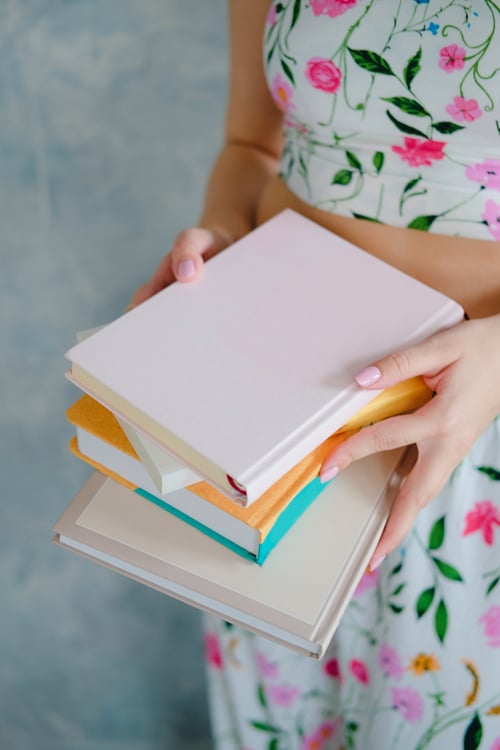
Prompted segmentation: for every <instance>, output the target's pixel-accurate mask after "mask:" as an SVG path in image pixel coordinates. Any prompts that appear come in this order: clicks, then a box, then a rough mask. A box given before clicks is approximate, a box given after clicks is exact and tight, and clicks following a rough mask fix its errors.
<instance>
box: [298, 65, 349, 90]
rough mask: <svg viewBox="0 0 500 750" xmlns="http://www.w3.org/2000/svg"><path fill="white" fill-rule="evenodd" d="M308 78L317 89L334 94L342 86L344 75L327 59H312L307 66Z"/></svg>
mask: <svg viewBox="0 0 500 750" xmlns="http://www.w3.org/2000/svg"><path fill="white" fill-rule="evenodd" d="M305 74H306V78H307V80H308V81H309V83H310V84H311V86H314V88H315V89H319V90H320V91H325V92H326V93H327V94H334V93H335V92H336V91H337V89H338V87H339V86H340V81H341V80H342V73H341V71H340V70H339V69H338V68H337V66H336V65H335V63H334V62H332V61H331V60H329V59H328V58H327V57H311V58H310V59H309V60H308V61H307V64H306V70H305Z"/></svg>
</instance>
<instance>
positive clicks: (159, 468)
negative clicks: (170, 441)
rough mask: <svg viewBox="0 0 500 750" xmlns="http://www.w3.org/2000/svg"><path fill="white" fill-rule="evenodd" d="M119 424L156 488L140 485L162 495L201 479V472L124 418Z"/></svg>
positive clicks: (119, 420)
mask: <svg viewBox="0 0 500 750" xmlns="http://www.w3.org/2000/svg"><path fill="white" fill-rule="evenodd" d="M118 424H119V425H120V427H121V428H122V430H123V432H124V433H125V435H126V436H127V438H128V440H129V441H130V444H131V445H132V447H133V448H134V450H135V452H136V453H137V455H138V456H139V458H140V459H141V461H142V464H143V466H144V468H145V469H146V471H147V473H148V476H149V478H150V479H151V481H152V483H153V485H154V490H150V489H149V487H146V486H145V485H140V486H141V487H144V489H147V490H148V492H158V493H159V494H160V495H165V494H166V493H168V492H172V491H173V490H177V489H180V488H181V487H187V486H188V484H194V483H195V482H199V481H200V476H199V474H196V472H194V471H193V470H192V469H190V468H189V466H186V465H185V464H182V463H181V462H180V461H177V460H176V459H175V458H174V457H173V456H171V455H170V454H169V453H167V452H166V451H165V450H162V449H161V448H159V447H158V446H157V445H156V444H155V443H153V442H152V441H151V440H148V438H146V437H144V435H141V434H140V433H139V432H137V430H135V429H134V428H133V427H131V426H130V425H129V424H127V423H126V422H125V421H124V420H123V419H118ZM148 484H149V483H148Z"/></svg>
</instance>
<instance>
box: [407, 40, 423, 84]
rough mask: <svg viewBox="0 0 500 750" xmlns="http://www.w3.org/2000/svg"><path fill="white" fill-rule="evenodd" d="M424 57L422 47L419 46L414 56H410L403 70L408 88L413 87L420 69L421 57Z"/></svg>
mask: <svg viewBox="0 0 500 750" xmlns="http://www.w3.org/2000/svg"><path fill="white" fill-rule="evenodd" d="M421 57H422V47H419V48H418V50H417V51H416V52H415V54H414V55H413V57H410V59H409V60H408V62H407V63H406V68H405V69H404V70H403V77H404V79H405V83H406V85H407V86H408V88H409V89H410V88H411V84H412V82H413V79H414V78H415V76H416V75H417V73H418V72H419V71H420V59H421Z"/></svg>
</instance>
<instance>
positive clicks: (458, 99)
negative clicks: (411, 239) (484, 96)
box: [445, 96, 483, 122]
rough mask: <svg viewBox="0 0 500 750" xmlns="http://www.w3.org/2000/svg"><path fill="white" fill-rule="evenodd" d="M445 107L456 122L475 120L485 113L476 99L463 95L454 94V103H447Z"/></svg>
mask: <svg viewBox="0 0 500 750" xmlns="http://www.w3.org/2000/svg"><path fill="white" fill-rule="evenodd" d="M445 109H446V111H447V112H448V114H449V115H451V116H452V117H453V119H454V120H455V122H473V120H477V118H478V117H481V115H482V114H483V110H482V109H481V107H480V106H479V104H478V103H477V101H476V100H475V99H464V98H463V96H454V97H453V104H447V105H446V107H445Z"/></svg>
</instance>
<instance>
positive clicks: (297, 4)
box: [290, 0, 301, 31]
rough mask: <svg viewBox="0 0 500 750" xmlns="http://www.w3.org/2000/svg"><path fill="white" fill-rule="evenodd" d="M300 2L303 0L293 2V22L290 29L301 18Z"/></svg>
mask: <svg viewBox="0 0 500 750" xmlns="http://www.w3.org/2000/svg"><path fill="white" fill-rule="evenodd" d="M300 4H301V0H295V3H294V4H293V14H292V24H291V26H290V31H291V30H292V29H293V27H294V26H295V24H296V23H297V21H298V20H299V16H300Z"/></svg>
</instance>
